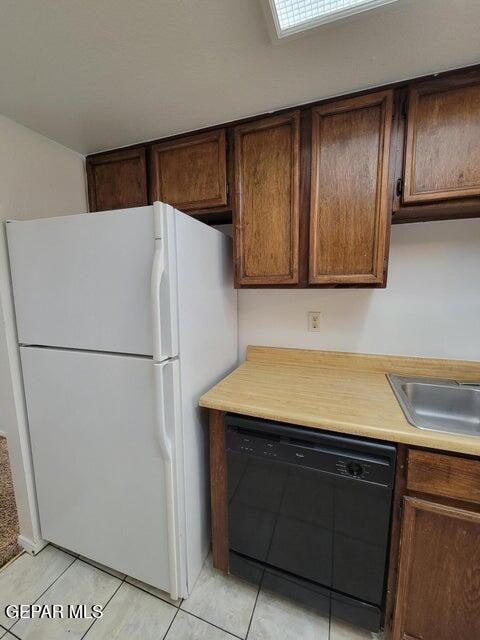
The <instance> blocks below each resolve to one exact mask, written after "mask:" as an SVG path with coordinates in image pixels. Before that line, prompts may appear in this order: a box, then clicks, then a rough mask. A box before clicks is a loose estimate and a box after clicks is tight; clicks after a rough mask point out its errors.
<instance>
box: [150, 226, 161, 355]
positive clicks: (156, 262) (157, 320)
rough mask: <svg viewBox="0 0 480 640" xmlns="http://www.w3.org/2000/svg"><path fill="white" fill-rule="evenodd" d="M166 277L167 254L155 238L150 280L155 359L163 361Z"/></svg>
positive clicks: (159, 240) (158, 239)
mask: <svg viewBox="0 0 480 640" xmlns="http://www.w3.org/2000/svg"><path fill="white" fill-rule="evenodd" d="M164 275H165V253H164V250H163V246H162V240H161V239H160V238H155V249H154V254H153V263H152V275H151V280H150V293H151V303H152V320H153V359H154V360H155V361H157V362H158V361H160V360H161V359H162V322H161V317H160V291H161V285H162V279H163V276H164Z"/></svg>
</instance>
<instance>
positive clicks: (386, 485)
mask: <svg viewBox="0 0 480 640" xmlns="http://www.w3.org/2000/svg"><path fill="white" fill-rule="evenodd" d="M226 445H227V459H228V495H229V540H230V571H231V572H232V573H234V574H237V575H240V576H242V577H243V578H247V579H250V580H253V581H256V582H258V583H259V582H262V584H263V585H264V587H265V588H267V589H271V590H274V591H278V592H280V593H282V594H284V595H286V596H288V597H291V598H294V599H297V600H299V601H301V602H302V603H303V604H305V605H308V606H312V607H314V608H315V609H316V610H317V611H319V612H320V613H322V614H324V615H329V614H331V615H333V616H335V617H338V618H342V619H344V620H347V621H349V622H351V623H353V624H357V625H359V626H362V627H364V628H366V629H369V630H372V631H378V629H379V628H380V627H381V625H382V624H383V610H384V603H385V583H386V566H387V554H388V547H389V530H390V518H391V509H392V491H393V483H394V474H395V455H396V450H395V447H393V446H390V445H387V444H383V443H378V442H376V441H369V440H365V439H360V438H355V437H350V436H340V435H335V434H331V433H326V432H323V431H317V430H313V429H304V428H301V427H296V426H290V425H285V424H279V423H273V422H267V421H262V420H256V419H252V418H245V417H242V416H238V415H230V414H229V415H227V416H226Z"/></svg>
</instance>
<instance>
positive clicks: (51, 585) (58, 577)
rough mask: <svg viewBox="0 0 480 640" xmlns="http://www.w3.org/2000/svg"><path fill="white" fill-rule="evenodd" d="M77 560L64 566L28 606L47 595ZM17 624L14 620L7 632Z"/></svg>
mask: <svg viewBox="0 0 480 640" xmlns="http://www.w3.org/2000/svg"><path fill="white" fill-rule="evenodd" d="M42 551H43V549H42ZM40 553H41V551H40ZM37 555H38V553H37ZM67 555H70V554H67ZM70 557H72V556H71V555H70ZM77 560H78V558H73V560H72V562H70V564H69V565H68V566H66V567H65V569H64V570H63V571H62V572H61V573H59V574H58V576H57V577H56V578H55V580H54V581H53V582H52V583H51V584H49V585H48V587H47V588H46V589H45V590H44V591H42V593H41V594H40V595H39V596H38V597H37V598H35V600H34V601H33V602H30V603H29V604H35V603H36V602H38V601H39V600H40V598H41V597H42V596H43V595H45V594H46V593H47V591H48V590H49V589H50V588H51V587H53V585H54V584H55V583H56V582H57V580H59V579H60V578H61V577H62V576H63V574H64V573H65V572H66V571H68V570H69V569H70V567H71V566H72V565H73V564H75V562H76V561H77ZM19 622H20V620H16V621H15V622H14V623H13V624H12V626H11V627H10V628H9V629H8V631H11V630H12V629H13V627H14V626H15V625H16V624H18V623H19Z"/></svg>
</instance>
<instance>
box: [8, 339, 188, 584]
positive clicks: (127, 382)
mask: <svg viewBox="0 0 480 640" xmlns="http://www.w3.org/2000/svg"><path fill="white" fill-rule="evenodd" d="M20 351H21V359H22V366H23V372H24V380H25V390H26V398H27V410H28V418H29V424H30V434H31V441H32V455H33V463H34V469H35V479H36V486H37V493H38V504H39V513H40V524H41V530H42V536H43V538H44V539H46V540H49V541H52V542H54V543H56V544H59V545H61V546H63V547H66V548H67V549H70V550H72V551H75V552H77V553H80V554H82V555H84V556H86V557H88V558H91V559H92V560H95V561H97V562H100V563H102V564H105V565H107V566H109V567H112V568H114V569H117V570H118V571H121V572H124V573H126V574H128V575H130V576H132V577H134V578H137V579H139V580H142V581H144V582H146V583H148V584H151V585H154V586H156V587H158V588H160V589H163V590H164V591H167V592H170V593H172V594H173V595H174V596H176V595H177V593H179V592H180V593H182V592H183V591H184V589H183V588H182V585H179V584H178V576H180V575H182V571H183V569H182V567H181V566H180V550H181V536H180V532H179V531H178V530H177V529H176V527H177V524H176V521H175V513H176V512H177V511H181V509H178V508H177V501H178V499H179V496H178V490H179V487H178V486H177V485H175V487H173V486H172V477H173V475H174V474H176V475H177V474H178V475H181V473H182V472H181V470H178V469H177V468H176V460H177V457H176V453H175V443H176V441H177V433H176V432H177V431H178V430H179V429H180V425H179V423H178V422H177V418H176V415H175V412H176V403H177V393H178V392H177V390H178V366H179V364H178V361H177V360H171V361H167V362H165V363H162V364H160V365H154V363H153V362H152V360H151V359H150V358H144V357H133V356H121V355H112V354H102V353H87V352H80V351H76V352H75V351H68V350H57V349H48V348H36V347H22V348H21V350H20ZM157 398H158V400H157ZM162 400H163V401H162ZM157 402H158V403H159V404H157ZM160 403H161V404H160ZM159 409H160V411H159ZM172 549H173V553H174V554H175V555H174V556H171V555H170V554H171V553H172Z"/></svg>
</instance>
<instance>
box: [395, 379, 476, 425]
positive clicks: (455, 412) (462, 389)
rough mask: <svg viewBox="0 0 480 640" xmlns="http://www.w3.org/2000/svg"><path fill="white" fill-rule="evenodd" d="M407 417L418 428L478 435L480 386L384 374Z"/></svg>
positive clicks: (453, 381)
mask: <svg viewBox="0 0 480 640" xmlns="http://www.w3.org/2000/svg"><path fill="white" fill-rule="evenodd" d="M387 378H388V381H389V382H390V385H391V387H392V389H393V392H394V394H395V396H396V398H397V400H398V402H399V404H400V406H401V408H402V410H403V413H404V414H405V417H406V418H407V420H408V421H409V422H410V424H412V425H413V426H414V427H418V428H419V429H430V430H431V431H443V432H446V433H458V434H461V435H465V436H480V387H475V386H470V387H469V386H468V385H464V384H461V383H458V382H456V381H455V380H436V379H431V378H409V377H405V376H398V375H394V374H388V375H387Z"/></svg>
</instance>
